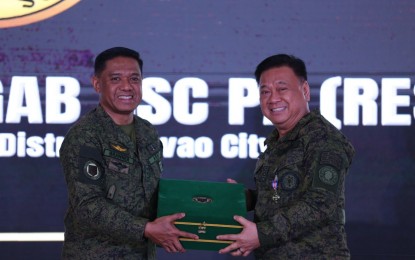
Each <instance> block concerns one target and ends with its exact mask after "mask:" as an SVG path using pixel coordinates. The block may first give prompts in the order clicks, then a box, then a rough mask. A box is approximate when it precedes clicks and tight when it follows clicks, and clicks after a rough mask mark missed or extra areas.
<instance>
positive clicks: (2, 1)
mask: <svg viewBox="0 0 415 260" xmlns="http://www.w3.org/2000/svg"><path fill="white" fill-rule="evenodd" d="M78 2H80V0H0V28H7V27H16V26H22V25H26V24H31V23H35V22H39V21H42V20H45V19H47V18H50V17H52V16H55V15H57V14H59V13H61V12H63V11H65V10H67V9H69V8H71V7H72V6H74V5H75V4H77V3H78Z"/></svg>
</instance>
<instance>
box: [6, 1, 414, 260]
mask: <svg viewBox="0 0 415 260" xmlns="http://www.w3.org/2000/svg"><path fill="white" fill-rule="evenodd" d="M414 35H415V2H413V1H410V0H397V1H387V0H380V1H369V0H364V1H248V0H242V1H230V0H229V1H228V0H227V1H205V0H201V1H178V0H172V1H168V0H164V1H138V0H134V1H132V0H130V1H128V0H123V1H108V0H106V1H81V2H80V3H78V4H76V5H75V6H74V7H72V8H70V9H69V10H67V11H65V12H63V13H60V14H58V15H56V16H54V17H52V18H49V19H47V20H44V21H40V22H37V23H33V24H29V25H25V26H20V27H14V28H3V29H0V81H1V83H2V85H3V88H4V91H3V93H0V94H2V95H3V98H4V104H3V108H2V110H3V113H4V117H5V113H6V108H7V100H8V91H9V88H10V83H11V78H12V77H13V76H36V77H37V79H38V82H39V88H40V91H41V96H42V94H43V92H42V91H43V90H44V86H45V82H44V81H45V77H46V76H70V77H74V78H76V79H77V80H78V81H79V82H80V84H81V94H80V96H79V98H80V100H81V102H82V112H81V113H82V114H84V113H85V112H86V111H88V109H90V108H91V107H92V106H93V105H94V104H96V103H97V96H96V95H95V94H94V93H93V92H92V91H91V90H92V87H91V85H90V82H89V78H90V75H91V72H92V60H93V57H94V56H95V55H96V54H97V53H99V52H100V51H102V50H104V49H107V48H109V47H113V46H125V47H130V48H133V49H136V50H138V51H139V52H140V53H141V55H142V56H143V59H144V76H145V77H162V78H164V79H166V80H168V81H169V82H170V84H171V86H172V87H173V86H174V84H175V82H176V81H177V80H178V79H181V78H184V77H198V78H201V79H203V80H205V81H206V82H207V84H208V85H209V98H208V99H207V102H208V103H209V105H210V108H209V118H208V120H207V121H206V122H204V123H203V124H200V125H195V126H186V125H181V124H179V123H178V122H176V121H175V119H174V118H173V117H172V118H171V119H170V120H169V121H168V122H167V123H166V124H163V125H158V126H157V129H158V130H159V133H160V135H161V136H177V137H180V136H191V137H193V138H197V137H200V136H208V137H210V138H211V139H213V140H214V144H215V147H214V148H215V151H214V155H213V156H212V157H210V158H207V159H179V158H178V157H177V156H174V157H173V158H171V159H166V160H165V172H164V177H165V178H178V179H193V180H213V181H225V179H226V178H227V177H232V178H234V179H236V180H238V181H239V182H241V183H244V184H245V185H246V186H248V187H253V168H254V165H255V162H256V160H255V159H225V158H223V157H222V156H221V155H220V138H221V136H223V135H224V134H225V133H235V134H238V133H240V132H246V133H248V134H257V135H259V136H266V135H267V134H268V133H269V132H270V131H271V130H272V126H263V125H262V123H261V122H262V121H261V120H262V118H261V113H260V109H259V107H255V108H249V109H246V110H245V124H244V125H241V126H230V125H229V124H228V116H229V115H228V107H227V105H228V104H227V101H228V80H229V78H235V77H243V78H252V77H253V71H254V69H255V66H256V65H257V63H258V62H260V61H261V60H262V59H264V58H265V57H267V56H269V55H272V54H276V53H289V54H294V55H296V56H298V57H300V58H302V59H303V60H304V61H305V62H306V64H307V67H308V72H309V82H310V84H311V87H312V102H311V103H310V106H311V108H319V104H320V97H319V95H320V87H321V84H322V82H323V81H324V80H326V79H328V78H331V77H335V76H341V77H342V78H343V79H344V78H346V77H349V78H371V79H374V80H375V81H376V82H377V84H378V86H379V92H380V90H381V79H382V78H410V79H411V90H410V91H409V90H408V91H404V92H403V94H404V95H408V96H409V97H410V102H411V106H410V107H409V108H402V109H400V110H398V112H399V113H402V114H410V115H411V125H410V126H382V125H381V121H380V114H381V109H382V107H381V103H380V100H381V97H379V102H378V117H379V120H378V125H376V126H364V125H363V124H362V122H361V116H360V123H359V125H358V126H344V125H343V127H342V129H341V130H342V131H343V133H344V134H345V135H346V136H348V137H349V139H350V140H351V142H352V143H353V144H354V146H355V149H356V156H355V158H354V161H353V165H352V167H351V169H350V172H349V175H348V177H347V180H346V217H347V222H346V229H347V233H348V243H349V247H350V250H351V253H352V257H353V258H355V259H359V258H362V259H368V258H376V259H400V258H402V259H405V258H411V257H415V239H414V238H413V236H414V231H415V224H414V223H415V222H414V218H415V208H414V199H415V135H414V133H415V132H414V130H415V128H414V124H415V119H414V117H415V111H414V106H415V97H414V96H415V90H414V79H415V62H414V58H415V55H414V54H415V48H414V47H413V46H414V39H415V37H414ZM341 88H342V87H340V89H341ZM338 95H339V96H338V99H339V100H342V91H339V93H338ZM165 97H166V98H167V99H171V94H170V95H169V94H166V95H165ZM42 98H44V97H43V96H42ZM42 105H43V109H44V104H43V103H42ZM337 106H338V108H337V116H338V118H339V119H341V120H342V118H343V117H342V111H343V103H342V102H338V103H337ZM0 110H1V109H0ZM43 114H44V110H43ZM69 127H70V125H68V124H63V125H57V124H55V125H48V124H40V125H36V124H28V122H27V120H26V119H25V118H23V120H22V122H21V123H20V124H6V123H4V121H3V123H0V133H14V134H16V133H17V132H18V131H25V132H26V133H27V135H28V136H29V135H30V136H31V135H39V136H44V135H45V133H54V134H55V135H60V136H63V135H64V134H65V133H66V131H67V130H68V129H69ZM65 210H66V186H65V182H64V178H63V174H62V172H61V169H60V166H59V162H58V159H57V158H47V157H45V156H43V157H40V158H30V157H25V158H18V157H17V156H13V157H2V156H1V155H0V233H3V232H63V230H64V229H63V217H64V214H65ZM61 246H62V243H61V242H32V243H29V242H0V258H2V259H29V258H30V259H59V256H60V250H61ZM158 252H159V259H196V258H197V259H200V260H204V259H232V257H230V256H220V255H218V254H217V253H216V252H208V251H189V252H188V253H186V254H183V255H182V254H181V255H170V254H167V253H165V252H164V251H163V250H161V249H160V250H159V251H158ZM245 259H253V257H252V256H250V257H248V258H245Z"/></svg>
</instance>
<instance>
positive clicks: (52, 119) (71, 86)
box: [45, 77, 81, 124]
mask: <svg viewBox="0 0 415 260" xmlns="http://www.w3.org/2000/svg"><path fill="white" fill-rule="evenodd" d="M62 87H63V91H61V88H62ZM80 90H81V88H80V85H79V82H78V80H76V79H75V78H71V77H46V100H45V104H46V108H47V109H46V123H48V124H70V123H73V122H75V121H76V120H77V119H78V118H79V115H80V114H81V103H80V102H79V100H78V98H77V96H78V95H79V92H80ZM61 105H64V106H65V110H64V112H62V111H61Z"/></svg>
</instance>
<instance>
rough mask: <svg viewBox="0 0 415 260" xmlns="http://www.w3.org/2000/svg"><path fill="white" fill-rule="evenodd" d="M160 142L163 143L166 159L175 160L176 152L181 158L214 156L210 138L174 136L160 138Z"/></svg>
mask: <svg viewBox="0 0 415 260" xmlns="http://www.w3.org/2000/svg"><path fill="white" fill-rule="evenodd" d="M160 141H161V142H162V143H163V157H164V158H173V157H174V152H175V151H176V153H177V156H178V157H179V158H195V157H197V158H209V157H211V156H212V155H213V141H212V139H210V138H209V137H205V136H201V137H198V138H196V139H193V138H192V137H188V136H183V137H180V138H177V137H174V136H172V137H160Z"/></svg>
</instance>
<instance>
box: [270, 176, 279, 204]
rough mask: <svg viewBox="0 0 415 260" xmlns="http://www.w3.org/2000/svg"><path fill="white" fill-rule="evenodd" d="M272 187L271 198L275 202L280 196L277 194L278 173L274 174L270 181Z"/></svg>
mask: <svg viewBox="0 0 415 260" xmlns="http://www.w3.org/2000/svg"><path fill="white" fill-rule="evenodd" d="M272 189H273V190H274V195H273V196H272V200H273V201H275V202H277V201H278V200H279V199H280V198H281V197H280V195H278V175H275V178H274V180H273V181H272Z"/></svg>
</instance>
